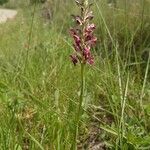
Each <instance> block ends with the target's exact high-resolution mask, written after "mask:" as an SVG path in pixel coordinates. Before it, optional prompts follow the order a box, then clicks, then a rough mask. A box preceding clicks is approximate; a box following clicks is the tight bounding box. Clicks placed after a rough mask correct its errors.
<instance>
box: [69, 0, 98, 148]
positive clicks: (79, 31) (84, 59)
mask: <svg viewBox="0 0 150 150" xmlns="http://www.w3.org/2000/svg"><path fill="white" fill-rule="evenodd" d="M75 2H76V4H77V6H78V7H79V9H80V11H81V12H80V15H72V16H73V19H74V21H75V27H74V28H71V29H70V34H71V36H72V38H73V41H74V42H73V47H74V52H73V54H72V55H70V58H71V61H72V62H73V64H74V65H75V66H76V65H77V64H80V65H81V92H80V101H79V105H78V110H77V114H76V126H75V134H74V144H73V147H74V148H73V149H77V136H78V128H79V122H80V115H81V110H82V103H83V97H84V85H85V79H84V68H85V65H86V64H89V65H92V64H93V63H94V57H93V55H92V53H91V49H92V47H93V46H94V45H95V44H96V41H97V38H96V37H95V36H94V30H95V28H96V27H95V24H94V23H91V20H92V19H93V17H94V16H93V13H92V11H91V10H90V8H91V6H92V4H90V3H89V2H88V0H80V1H79V0H75Z"/></svg>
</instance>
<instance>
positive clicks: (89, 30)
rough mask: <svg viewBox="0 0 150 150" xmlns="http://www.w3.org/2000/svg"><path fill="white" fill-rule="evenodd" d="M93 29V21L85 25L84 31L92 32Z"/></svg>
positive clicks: (94, 27)
mask: <svg viewBox="0 0 150 150" xmlns="http://www.w3.org/2000/svg"><path fill="white" fill-rule="evenodd" d="M95 29H96V26H95V24H94V23H92V24H90V25H88V26H87V27H86V29H85V32H88V33H89V32H93V31H94V30H95Z"/></svg>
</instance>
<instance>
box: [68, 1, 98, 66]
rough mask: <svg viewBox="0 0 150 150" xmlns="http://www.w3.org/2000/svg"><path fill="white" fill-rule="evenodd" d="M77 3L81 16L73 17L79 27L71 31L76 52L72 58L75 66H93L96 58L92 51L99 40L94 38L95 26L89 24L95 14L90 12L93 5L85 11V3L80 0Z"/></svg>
mask: <svg viewBox="0 0 150 150" xmlns="http://www.w3.org/2000/svg"><path fill="white" fill-rule="evenodd" d="M76 3H77V5H78V6H79V7H80V8H81V16H79V15H77V16H75V15H72V16H73V18H74V20H75V21H76V22H77V25H76V27H74V28H72V29H71V30H70V34H71V36H72V38H73V42H74V43H73V47H74V51H75V52H74V53H73V55H70V57H71V60H72V62H73V64H74V65H76V64H77V63H78V62H80V63H88V64H93V63H94V57H93V56H92V54H91V49H92V47H93V46H94V45H95V44H96V41H97V38H96V37H95V36H94V30H95V29H96V27H95V24H94V23H89V22H90V21H91V20H92V19H93V13H92V11H89V8H90V6H91V5H90V4H89V6H87V8H86V9H83V5H84V4H83V3H81V2H79V1H78V0H76Z"/></svg>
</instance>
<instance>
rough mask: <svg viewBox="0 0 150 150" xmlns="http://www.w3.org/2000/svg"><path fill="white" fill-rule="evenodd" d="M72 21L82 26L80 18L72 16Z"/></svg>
mask: <svg viewBox="0 0 150 150" xmlns="http://www.w3.org/2000/svg"><path fill="white" fill-rule="evenodd" d="M72 16H73V18H74V20H75V21H76V22H77V24H79V25H82V24H83V19H82V18H81V17H80V16H75V15H72Z"/></svg>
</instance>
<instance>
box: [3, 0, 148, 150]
mask: <svg viewBox="0 0 150 150" xmlns="http://www.w3.org/2000/svg"><path fill="white" fill-rule="evenodd" d="M93 3H94V5H93V8H92V9H93V11H94V14H95V19H94V21H95V24H96V25H97V31H96V34H97V37H98V42H97V46H96V48H95V49H93V53H94V56H95V61H96V62H95V64H94V66H87V68H86V94H85V96H84V104H83V108H84V113H83V115H82V121H81V123H80V131H79V132H80V135H79V137H78V145H79V146H78V147H79V148H78V149H89V150H90V149H91V150H99V149H121V150H134V149H135V150H143V149H147V150H149V149H150V126H149V124H150V75H149V73H150V72H149V62H150V15H149V14H150V9H149V7H150V1H149V0H143V1H141V0H132V1H128V0H118V1H116V3H115V4H114V3H113V2H111V1H105V0H104V1H100V0H97V1H96V0H93ZM5 7H6V8H15V9H17V10H18V15H17V17H16V18H15V19H14V20H13V21H8V22H7V23H6V24H1V25H0V37H1V38H0V120H1V123H0V149H2V150H8V149H12V150H28V149H29V150H32V149H33V150H36V149H42V150H53V149H56V150H69V149H71V148H70V147H71V144H72V142H73V141H72V140H73V132H74V125H75V112H76V106H77V104H78V96H79V89H80V84H79V82H80V78H79V75H80V68H79V66H76V67H74V66H73V65H72V64H71V62H70V60H69V55H70V52H71V51H72V45H71V43H72V41H71V39H70V37H69V28H70V27H71V26H72V25H73V21H72V19H71V14H74V13H77V12H78V11H77V7H75V3H74V1H73V0H69V1H67V0H55V1H48V2H46V3H42V4H41V3H33V4H31V3H30V2H29V1H24V0H22V1H21V0H19V1H17V0H10V1H9V3H6V4H5Z"/></svg>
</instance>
